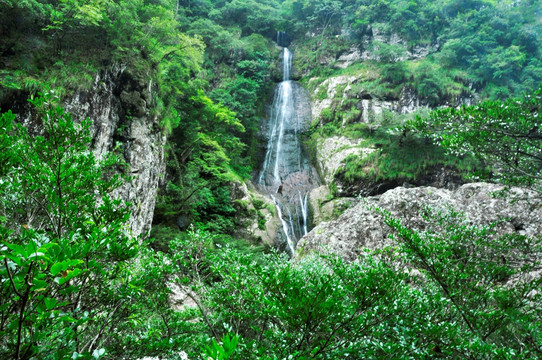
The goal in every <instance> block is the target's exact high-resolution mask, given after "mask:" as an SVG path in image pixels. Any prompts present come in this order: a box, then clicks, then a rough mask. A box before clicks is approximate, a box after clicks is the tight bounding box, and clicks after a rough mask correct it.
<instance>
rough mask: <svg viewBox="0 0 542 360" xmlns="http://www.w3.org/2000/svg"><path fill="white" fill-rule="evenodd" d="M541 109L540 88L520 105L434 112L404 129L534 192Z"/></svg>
mask: <svg viewBox="0 0 542 360" xmlns="http://www.w3.org/2000/svg"><path fill="white" fill-rule="evenodd" d="M541 107H542V88H541V89H540V90H538V91H536V92H534V93H532V94H530V95H527V96H525V97H524V98H522V99H509V100H507V101H504V102H501V101H487V102H483V103H480V104H478V105H474V106H468V107H462V108H460V109H454V108H448V109H441V110H436V111H434V112H432V113H431V114H430V116H429V117H428V118H421V117H417V118H416V120H415V121H412V122H410V123H408V124H407V126H406V128H405V129H415V130H418V131H421V132H423V133H424V134H426V135H428V136H431V137H432V138H433V139H434V140H435V141H436V142H437V143H438V144H439V145H441V146H442V147H443V148H444V149H446V150H447V151H448V152H449V153H451V154H452V155H457V154H472V155H474V156H477V157H479V158H481V159H483V160H485V161H488V162H491V163H492V164H494V165H496V170H495V171H496V175H497V177H498V178H500V179H501V180H502V181H504V182H505V183H508V184H523V185H534V186H535V188H538V189H540V180H541V179H542V173H541V171H542V134H541V133H540V128H541V127H542V124H541V120H540V117H539V115H538V114H539V112H540V109H541ZM498 168H501V170H498Z"/></svg>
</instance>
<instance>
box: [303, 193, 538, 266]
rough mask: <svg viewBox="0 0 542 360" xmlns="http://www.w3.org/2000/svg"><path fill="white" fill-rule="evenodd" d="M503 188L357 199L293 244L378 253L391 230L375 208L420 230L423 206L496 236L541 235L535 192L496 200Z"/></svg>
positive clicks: (351, 255) (347, 254) (346, 253)
mask: <svg viewBox="0 0 542 360" xmlns="http://www.w3.org/2000/svg"><path fill="white" fill-rule="evenodd" d="M502 190H503V187H502V186H500V185H495V184H487V183H472V184H466V185H463V186H461V187H460V188H459V189H457V190H455V191H452V190H446V189H439V188H434V187H418V188H404V187H398V188H395V189H393V190H390V191H387V192H386V193H384V194H382V195H380V196H374V197H368V198H364V199H360V200H358V202H357V204H356V205H354V206H352V207H351V208H349V209H348V210H346V211H345V212H344V213H343V214H342V215H340V216H339V217H338V218H337V219H336V220H333V221H329V222H322V223H321V224H319V225H318V226H316V227H315V228H314V229H313V230H312V231H311V232H310V233H309V234H307V235H306V236H305V237H304V238H303V239H302V240H301V241H300V243H299V244H298V247H297V254H306V253H307V252H311V251H320V252H332V253H337V254H340V255H341V256H342V257H344V258H345V259H349V260H353V259H355V258H356V257H357V256H358V255H359V254H360V253H361V252H363V251H364V250H365V249H371V250H377V249H382V248H383V247H385V246H387V245H390V244H391V243H392V240H390V238H389V236H388V235H389V234H390V232H391V229H390V228H389V227H388V226H387V225H386V224H385V223H384V220H383V217H382V216H381V215H379V214H378V213H377V212H376V211H375V210H374V207H378V208H381V209H383V210H386V211H389V212H390V213H391V215H392V216H394V217H396V218H398V219H400V220H401V221H402V222H403V224H404V225H405V226H407V227H409V228H412V229H417V230H423V229H424V228H425V226H426V225H427V221H426V220H425V219H424V217H423V216H422V210H423V209H424V208H425V207H431V208H433V209H437V210H439V209H443V210H446V209H448V208H450V207H451V208H453V209H455V210H456V211H460V212H463V213H464V214H465V216H466V219H467V221H469V222H470V223H472V224H477V225H482V226H483V225H489V224H491V223H495V222H498V225H497V226H496V228H495V230H496V231H497V232H498V233H518V234H521V235H525V236H540V234H542V198H541V197H540V194H538V193H536V192H534V191H530V190H525V189H521V188H512V189H510V190H509V191H508V192H505V193H504V194H507V196H499V192H501V191H502Z"/></svg>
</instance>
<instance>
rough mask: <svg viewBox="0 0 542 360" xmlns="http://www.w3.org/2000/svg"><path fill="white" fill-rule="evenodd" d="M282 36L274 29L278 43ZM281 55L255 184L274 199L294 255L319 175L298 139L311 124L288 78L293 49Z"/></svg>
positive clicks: (306, 108) (305, 103) (304, 100)
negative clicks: (279, 78) (280, 73)
mask: <svg viewBox="0 0 542 360" xmlns="http://www.w3.org/2000/svg"><path fill="white" fill-rule="evenodd" d="M284 36H285V35H284V34H283V33H281V32H279V33H277V44H278V45H281V44H283V41H284ZM281 58H282V63H283V67H282V71H283V81H282V82H281V83H280V84H278V85H277V87H276V89H275V95H274V99H273V104H272V106H271V111H270V114H269V122H268V124H267V134H266V135H267V148H266V153H265V158H264V162H263V165H262V168H261V171H260V174H259V176H258V178H257V184H258V187H259V188H260V190H262V191H263V192H265V193H267V194H268V196H269V197H270V198H271V199H272V200H273V203H274V204H275V207H276V209H277V214H278V217H279V219H280V222H281V225H282V234H281V236H282V238H281V239H280V241H281V242H282V245H284V247H285V249H286V250H287V251H288V252H289V253H290V255H292V256H293V254H294V252H295V246H296V244H297V241H298V240H299V239H300V238H301V237H302V236H303V235H305V234H306V233H307V232H308V231H309V230H310V216H309V206H308V197H309V192H310V191H311V190H312V189H313V188H314V187H316V186H317V185H318V176H317V174H316V171H315V169H314V168H313V167H312V166H311V165H310V163H309V160H308V158H307V156H306V155H305V153H304V151H303V148H302V146H301V141H300V139H299V136H300V135H301V134H302V133H303V132H304V131H305V130H306V129H307V128H308V126H309V124H310V103H309V101H308V97H307V95H306V92H305V91H304V89H303V88H302V87H301V86H300V85H299V84H298V83H297V82H295V81H292V80H290V77H291V69H292V53H291V52H290V50H289V49H288V48H287V47H284V48H283V51H282V54H281Z"/></svg>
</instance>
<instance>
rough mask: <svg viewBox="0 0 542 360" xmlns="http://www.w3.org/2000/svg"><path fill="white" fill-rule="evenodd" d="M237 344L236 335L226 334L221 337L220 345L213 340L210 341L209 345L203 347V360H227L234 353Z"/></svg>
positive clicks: (237, 337) (237, 338)
mask: <svg viewBox="0 0 542 360" xmlns="http://www.w3.org/2000/svg"><path fill="white" fill-rule="evenodd" d="M238 342H239V336H238V335H233V336H232V335H230V334H226V335H224V336H223V337H222V343H221V344H219V343H218V342H217V341H216V340H215V339H212V340H211V345H205V348H204V349H203V355H204V356H205V359H213V360H228V359H230V358H232V355H233V354H234V353H235V350H236V348H237V344H238Z"/></svg>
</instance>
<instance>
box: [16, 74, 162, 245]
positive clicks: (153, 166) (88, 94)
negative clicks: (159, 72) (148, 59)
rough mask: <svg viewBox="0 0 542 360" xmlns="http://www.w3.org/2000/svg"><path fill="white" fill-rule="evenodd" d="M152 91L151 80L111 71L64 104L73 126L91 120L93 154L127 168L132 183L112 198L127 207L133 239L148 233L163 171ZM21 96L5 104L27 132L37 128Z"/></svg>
mask: <svg viewBox="0 0 542 360" xmlns="http://www.w3.org/2000/svg"><path fill="white" fill-rule="evenodd" d="M155 91H156V87H155V86H154V85H153V81H152V78H151V76H149V75H135V74H133V73H131V72H129V71H128V70H126V69H125V68H124V67H123V66H112V67H110V68H107V69H103V70H101V71H100V72H99V73H98V74H97V75H96V77H95V79H94V82H93V84H92V86H91V88H90V89H88V90H79V91H76V92H75V93H73V94H72V95H71V96H68V97H67V98H65V99H64V100H63V106H64V107H65V108H66V110H67V111H68V112H70V113H71V114H72V115H73V118H74V119H75V120H76V121H81V120H82V119H85V118H89V119H90V120H91V121H92V125H91V134H92V148H93V150H94V152H95V155H96V156H97V157H99V156H101V155H102V154H104V153H106V152H110V151H116V152H117V153H119V155H121V156H122V157H123V158H124V161H125V162H126V164H127V165H128V168H127V169H126V170H124V171H125V172H126V173H127V175H129V176H130V177H131V178H132V180H131V181H129V182H127V183H125V184H124V185H123V186H121V187H120V188H119V189H116V190H115V192H114V194H113V195H114V196H118V197H120V198H121V199H123V200H124V201H127V202H130V203H131V208H132V214H131V217H130V220H129V222H128V225H129V227H130V229H131V231H132V233H133V235H135V236H139V235H143V236H146V235H147V234H148V232H149V231H150V228H151V223H152V217H153V214H154V206H155V198H156V192H157V190H158V186H159V184H160V182H161V180H162V178H163V174H164V172H165V162H164V144H165V141H166V138H165V135H164V133H163V131H162V130H161V128H160V124H159V118H158V114H156V113H155V112H154V106H155V104H154V103H153V96H154V93H155ZM26 97H27V96H26V95H24V94H19V96H18V98H15V99H10V107H11V108H12V109H14V112H16V113H18V114H19V119H21V120H22V121H23V122H25V124H26V125H27V126H28V127H29V128H30V129H32V128H34V129H36V128H38V129H39V125H38V124H39V122H38V121H36V119H35V117H34V114H33V113H32V108H31V107H30V106H28V105H27V102H26ZM14 100H15V101H14Z"/></svg>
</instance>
